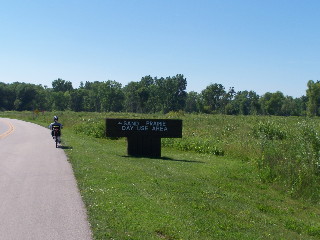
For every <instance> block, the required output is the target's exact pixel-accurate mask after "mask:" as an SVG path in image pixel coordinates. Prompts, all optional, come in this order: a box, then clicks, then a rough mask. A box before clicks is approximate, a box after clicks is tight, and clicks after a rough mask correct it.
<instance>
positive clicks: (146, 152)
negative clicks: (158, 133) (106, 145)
mask: <svg viewBox="0 0 320 240" xmlns="http://www.w3.org/2000/svg"><path fill="white" fill-rule="evenodd" d="M127 144H128V145H127V153H128V155H130V156H135V157H154V158H159V157H161V138H160V137H152V136H150V137H148V136H130V137H127Z"/></svg>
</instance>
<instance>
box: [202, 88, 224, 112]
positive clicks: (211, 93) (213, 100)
mask: <svg viewBox="0 0 320 240" xmlns="http://www.w3.org/2000/svg"><path fill="white" fill-rule="evenodd" d="M201 94H202V98H203V104H204V108H205V111H208V112H219V111H220V112H221V110H222V108H223V107H224V98H225V96H226V91H225V88H224V86H223V85H222V84H218V83H215V84H210V85H209V86H207V87H206V88H205V89H204V90H202V92H201Z"/></svg>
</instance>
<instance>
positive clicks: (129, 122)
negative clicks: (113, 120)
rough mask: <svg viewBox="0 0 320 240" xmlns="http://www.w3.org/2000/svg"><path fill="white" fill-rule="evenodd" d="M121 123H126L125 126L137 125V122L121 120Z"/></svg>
mask: <svg viewBox="0 0 320 240" xmlns="http://www.w3.org/2000/svg"><path fill="white" fill-rule="evenodd" d="M123 125H126V126H139V122H133V121H123Z"/></svg>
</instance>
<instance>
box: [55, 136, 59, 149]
mask: <svg viewBox="0 0 320 240" xmlns="http://www.w3.org/2000/svg"><path fill="white" fill-rule="evenodd" d="M55 140H56V148H57V147H58V137H57V136H55Z"/></svg>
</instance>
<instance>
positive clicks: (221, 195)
mask: <svg viewBox="0 0 320 240" xmlns="http://www.w3.org/2000/svg"><path fill="white" fill-rule="evenodd" d="M2 115H3V116H4V115H6V116H8V115H9V116H12V117H16V118H17V117H19V118H24V119H30V114H29V113H5V114H2ZM51 115H52V113H48V114H45V115H43V116H39V117H35V118H34V119H32V118H31V119H30V120H32V121H36V122H38V123H40V124H42V125H48V124H47V123H49V122H50V121H51V119H50V118H51ZM0 116H1V114H0ZM59 116H60V119H61V121H63V123H65V129H64V131H63V145H64V148H65V151H66V153H67V155H68V158H69V161H70V162H71V164H72V166H73V170H74V173H75V176H76V178H77V181H78V186H79V189H80V193H81V196H82V198H83V201H84V203H85V205H86V207H87V211H88V216H89V221H90V224H91V228H92V231H93V234H94V239H97V240H98V239H119V240H122V239H139V240H140V239H147V240H149V239H151V240H152V239H201V240H202V239H245V240H247V239H320V205H319V202H314V201H311V200H310V201H309V200H308V201H306V200H303V199H304V198H292V197H291V196H292V195H290V194H289V193H288V191H287V190H286V188H284V187H283V186H281V184H280V182H277V181H272V182H270V181H265V179H266V177H263V176H262V175H263V174H265V173H266V172H265V171H262V170H261V169H260V168H259V164H258V163H259V161H260V160H259V156H261V154H262V153H264V154H269V155H270V156H273V155H272V154H273V153H272V152H270V151H271V150H270V149H269V148H268V146H267V145H268V144H269V145H270V144H271V143H272V144H273V145H275V146H276V147H278V149H280V150H281V147H279V145H281V146H282V145H286V142H280V141H282V140H279V139H276V140H268V139H267V140H266V139H265V138H264V137H263V136H262V137H261V136H257V135H255V134H254V132H255V131H254V126H258V124H259V123H260V122H265V121H267V120H266V119H265V118H262V117H261V118H260V117H257V118H245V117H241V116H239V117H234V116H232V117H230V118H229V117H228V116H226V117H224V116H209V115H183V116H180V117H181V118H183V120H184V138H183V139H180V143H179V139H177V140H175V141H174V142H173V143H172V145H171V147H168V146H167V145H166V144H164V145H165V147H163V148H162V156H163V157H162V158H158V159H150V158H134V157H129V156H126V141H125V139H123V138H122V139H119V140H110V139H104V138H95V137H94V135H95V130H94V129H99V125H101V123H100V122H99V121H101V119H103V118H104V117H106V114H97V113H68V112H64V113H59ZM108 116H112V117H114V116H121V117H124V116H126V114H114V115H108ZM128 117H130V118H131V117H133V115H130V116H128ZM134 117H139V115H135V116H134ZM148 117H153V116H151V115H149V116H148ZM154 117H159V116H154ZM165 117H171V118H175V117H179V116H175V115H174V114H173V113H171V115H166V116H165ZM89 119H90V120H89ZM272 120H273V122H275V123H277V125H276V127H274V126H273V130H270V131H269V130H268V129H270V126H268V125H266V126H265V127H264V128H263V129H264V130H263V131H260V132H258V133H261V132H265V131H269V132H270V135H273V134H275V135H277V133H274V132H280V133H281V131H282V129H285V126H287V125H288V124H289V123H290V124H296V120H295V119H291V118H290V119H285V120H283V122H285V121H289V123H286V122H285V124H282V123H283V122H281V121H280V120H281V119H278V118H272ZM299 120H300V119H299ZM102 124H103V123H102ZM83 125H84V126H86V125H87V126H88V129H91V131H88V132H83V133H80V134H79V133H76V131H75V129H80V128H79V126H83ZM252 126H253V127H252ZM191 129H192V131H191ZM274 129H276V131H274ZM91 133H92V134H91ZM258 133H256V134H258ZM286 133H287V135H288V136H287V138H286V139H287V140H288V141H289V139H290V134H293V133H292V132H291V131H288V130H286ZM268 134H269V133H268ZM258 135H259V134H258ZM244 136H246V138H245V137H244ZM264 136H266V135H264ZM281 136H282V135H281ZM260 137H261V138H260ZM240 140H241V141H240ZM183 141H186V142H189V143H190V144H193V145H194V148H192V147H188V149H185V150H183V151H182V150H181V149H183V146H184V143H183V144H181V142H183ZM210 141H212V143H213V144H214V146H215V148H216V149H219V150H222V151H223V152H224V154H223V156H221V155H218V156H217V155H214V154H212V153H211V154H208V153H206V151H205V150H201V151H200V150H199V151H198V150H197V149H199V147H200V148H201V147H202V146H203V145H201V143H203V142H210ZM263 141H267V142H263ZM270 141H271V142H270ZM277 141H278V142H277ZM285 141H286V140H285ZM261 144H265V145H264V146H262V145H261ZM181 146H182V147H181ZM187 146H188V145H187ZM308 146H309V145H308ZM262 147H264V149H267V150H264V152H261V149H262ZM282 147H283V146H282ZM310 151H311V150H310ZM199 152H200V153H199ZM201 152H203V153H201ZM274 154H278V151H276V153H274ZM276 156H277V157H278V155H276ZM273 157H274V156H273ZM277 159H278V158H277ZM258 160H259V161H258ZM260 163H261V162H260ZM261 164H262V163H261ZM262 165H263V164H262Z"/></svg>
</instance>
